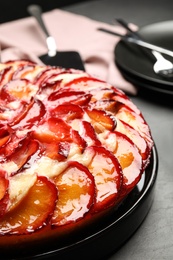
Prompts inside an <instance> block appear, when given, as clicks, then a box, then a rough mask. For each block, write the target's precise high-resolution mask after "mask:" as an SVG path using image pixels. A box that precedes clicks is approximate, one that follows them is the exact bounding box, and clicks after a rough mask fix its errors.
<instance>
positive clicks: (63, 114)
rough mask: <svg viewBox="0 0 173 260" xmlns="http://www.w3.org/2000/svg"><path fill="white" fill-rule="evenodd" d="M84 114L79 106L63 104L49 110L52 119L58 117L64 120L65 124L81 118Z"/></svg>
mask: <svg viewBox="0 0 173 260" xmlns="http://www.w3.org/2000/svg"><path fill="white" fill-rule="evenodd" d="M83 114H84V111H83V109H82V108H81V107H80V106H77V105H74V104H71V103H65V104H62V105H59V106H57V107H56V108H54V109H52V110H51V115H52V116H53V117H59V118H62V119H64V120H65V121H66V122H69V121H71V120H74V119H76V118H82V116H83Z"/></svg>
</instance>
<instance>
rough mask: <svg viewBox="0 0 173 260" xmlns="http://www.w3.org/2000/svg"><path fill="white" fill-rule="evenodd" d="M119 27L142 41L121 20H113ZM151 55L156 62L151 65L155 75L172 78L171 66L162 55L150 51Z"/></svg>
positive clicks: (172, 65) (138, 35)
mask: <svg viewBox="0 0 173 260" xmlns="http://www.w3.org/2000/svg"><path fill="white" fill-rule="evenodd" d="M115 20H116V21H117V22H118V23H119V24H120V25H122V26H123V27H124V28H125V29H127V30H128V31H129V32H130V33H131V34H132V35H133V36H134V37H135V38H137V39H139V40H140V39H142V38H141V36H140V34H139V33H138V32H136V31H133V30H132V29H131V28H130V27H129V25H128V23H127V22H125V21H124V20H123V19H115ZM151 53H152V54H153V55H154V57H155V59H156V62H155V64H154V65H153V70H154V72H155V73H156V74H158V75H161V76H162V77H166V78H171V77H173V64H172V62H170V61H169V60H167V59H166V58H164V57H163V55H162V54H161V53H160V52H158V51H154V50H152V51H151Z"/></svg>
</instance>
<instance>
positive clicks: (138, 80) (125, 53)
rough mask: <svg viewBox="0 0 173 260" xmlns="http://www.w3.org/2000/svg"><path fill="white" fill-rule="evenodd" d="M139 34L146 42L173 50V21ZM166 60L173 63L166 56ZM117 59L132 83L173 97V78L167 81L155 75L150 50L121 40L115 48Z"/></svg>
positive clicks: (141, 30) (148, 28) (155, 25)
mask: <svg viewBox="0 0 173 260" xmlns="http://www.w3.org/2000/svg"><path fill="white" fill-rule="evenodd" d="M139 33H140V35H141V36H142V38H143V39H144V40H146V41H148V42H150V43H153V44H156V45H158V46H161V47H164V48H167V49H170V50H173V21H165V22H160V23H155V24H151V25H148V26H145V27H143V28H141V29H140V30H139ZM165 58H167V59H169V60H170V61H172V62H173V57H168V56H167V55H165ZM115 59H116V63H117V65H118V67H119V69H120V70H121V72H122V74H124V76H125V77H126V78H127V79H128V80H129V81H131V82H132V83H135V84H136V85H138V86H140V87H143V88H150V87H151V88H152V90H154V91H156V92H163V93H166V94H170V95H173V78H171V79H166V78H163V77H161V76H159V75H157V74H155V73H154V71H153V64H154V62H155V58H154V56H153V55H152V54H151V52H150V51H149V50H146V49H144V48H141V47H139V46H136V45H134V44H132V43H125V42H123V41H122V40H121V41H120V42H119V43H118V44H117V46H116V48H115Z"/></svg>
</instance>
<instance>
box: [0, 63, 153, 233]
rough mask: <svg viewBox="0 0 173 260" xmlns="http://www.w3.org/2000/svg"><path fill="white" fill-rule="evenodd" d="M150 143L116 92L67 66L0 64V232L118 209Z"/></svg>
mask: <svg viewBox="0 0 173 260" xmlns="http://www.w3.org/2000/svg"><path fill="white" fill-rule="evenodd" d="M152 146H153V140H152V137H151V133H150V129H149V127H148V125H147V123H146V121H145V119H144V118H143V116H142V114H141V112H140V111H139V109H138V108H137V107H136V106H135V105H134V104H133V103H132V102H131V100H130V99H129V98H128V97H127V96H126V95H125V94H124V93H123V92H122V91H120V90H118V89H117V88H115V87H113V86H111V85H110V84H108V83H106V82H104V81H102V80H99V79H96V78H94V77H91V76H90V75H88V74H87V73H85V72H82V71H77V70H73V69H69V70H65V69H62V68H56V67H49V66H47V67H45V66H39V65H36V64H35V63H33V62H30V61H25V60H23V61H9V62H7V63H5V64H1V65H0V234H1V235H5V234H18V235H20V234H29V233H33V232H35V231H36V230H38V229H41V228H43V227H45V226H49V227H50V228H52V227H53V228H58V227H59V226H63V225H70V224H71V223H73V224H74V223H75V222H78V221H80V220H81V219H85V217H87V216H88V217H92V216H93V215H94V214H97V213H98V212H104V210H107V209H109V208H112V207H114V206H118V205H119V203H121V202H122V201H123V199H124V198H126V196H127V195H128V194H129V193H130V192H131V191H132V189H133V188H134V187H135V186H136V185H137V183H138V182H139V180H140V178H141V175H142V173H143V172H144V170H145V169H146V167H147V165H148V163H149V160H150V154H151V149H152Z"/></svg>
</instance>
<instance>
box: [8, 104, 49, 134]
mask: <svg viewBox="0 0 173 260" xmlns="http://www.w3.org/2000/svg"><path fill="white" fill-rule="evenodd" d="M45 114H46V108H45V106H44V104H43V103H42V102H41V101H40V100H37V99H35V100H33V102H31V104H30V105H29V106H28V107H27V109H26V111H25V113H23V114H21V116H20V120H16V121H15V122H14V123H13V125H14V128H15V129H16V128H17V129H19V128H23V129H32V127H35V126H36V125H37V124H38V123H39V122H40V121H41V120H42V118H43V116H44V115H45ZM11 125H12V124H11Z"/></svg>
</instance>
